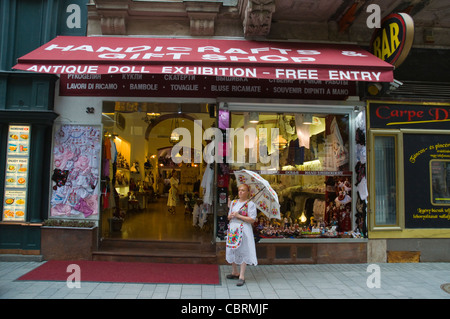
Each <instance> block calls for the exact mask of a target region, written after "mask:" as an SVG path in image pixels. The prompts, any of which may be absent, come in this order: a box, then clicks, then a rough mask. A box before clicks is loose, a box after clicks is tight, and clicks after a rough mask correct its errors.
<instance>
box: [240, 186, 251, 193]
mask: <svg viewBox="0 0 450 319" xmlns="http://www.w3.org/2000/svg"><path fill="white" fill-rule="evenodd" d="M241 186H245V187H247V190H248V191H249V192H250V186H249V185H248V184H241V185H239V187H241ZM239 187H238V189H239Z"/></svg>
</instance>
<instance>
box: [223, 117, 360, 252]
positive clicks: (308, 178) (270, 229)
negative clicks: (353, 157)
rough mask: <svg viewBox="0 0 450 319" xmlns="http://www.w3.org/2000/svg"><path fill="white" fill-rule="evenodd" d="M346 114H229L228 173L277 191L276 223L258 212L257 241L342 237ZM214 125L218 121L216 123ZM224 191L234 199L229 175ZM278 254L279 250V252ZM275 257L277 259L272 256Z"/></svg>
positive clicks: (346, 218)
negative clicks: (251, 175) (254, 176)
mask: <svg viewBox="0 0 450 319" xmlns="http://www.w3.org/2000/svg"><path fill="white" fill-rule="evenodd" d="M349 117H350V115H349V114H305V113H291V114H289V113H283V114H277V113H269V112H258V113H256V114H254V112H231V113H230V122H229V123H230V124H229V127H230V130H228V131H227V139H228V140H227V141H228V142H229V145H230V147H229V148H228V151H227V152H226V155H227V163H228V164H229V168H230V170H231V171H233V170H240V169H249V170H252V171H256V172H257V173H259V174H261V176H262V177H263V178H265V179H266V180H267V181H268V182H269V183H270V185H271V186H272V188H273V189H274V190H275V191H276V192H277V195H278V198H279V202H280V208H281V217H282V218H281V220H275V219H270V220H269V219H268V218H266V217H265V216H264V215H263V214H262V213H259V214H258V227H257V229H258V230H259V232H260V235H261V237H262V238H317V237H331V238H334V237H345V236H349V233H350V232H351V231H352V217H351V215H352V214H351V211H352V185H351V183H352V173H351V172H350V167H351V166H350V155H349V154H350V153H349V147H350V146H349V144H350V142H349V141H350V138H349V137H350V129H349V127H350V125H349ZM219 124H220V123H219ZM230 177H231V183H230V189H229V191H230V193H231V195H232V196H237V185H236V181H235V180H234V175H233V174H230ZM279 253H280V254H281V255H283V256H284V252H279ZM277 258H280V257H277Z"/></svg>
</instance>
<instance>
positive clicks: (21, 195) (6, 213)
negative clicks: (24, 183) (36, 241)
mask: <svg viewBox="0 0 450 319" xmlns="http://www.w3.org/2000/svg"><path fill="white" fill-rule="evenodd" d="M25 204H26V191H14V190H11V191H10V190H6V191H5V199H4V204H3V220H23V219H24V216H25V209H26V205H25Z"/></svg>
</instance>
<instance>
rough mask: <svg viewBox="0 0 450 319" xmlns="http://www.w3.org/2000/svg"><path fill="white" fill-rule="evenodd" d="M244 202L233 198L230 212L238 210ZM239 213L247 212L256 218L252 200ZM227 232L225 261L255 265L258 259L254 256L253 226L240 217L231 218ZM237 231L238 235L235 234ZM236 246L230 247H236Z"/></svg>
mask: <svg viewBox="0 0 450 319" xmlns="http://www.w3.org/2000/svg"><path fill="white" fill-rule="evenodd" d="M244 204H245V202H243V203H241V202H239V200H234V201H233V202H232V203H231V205H230V211H229V212H228V215H229V214H231V212H237V211H239V210H240V209H241V208H242V206H244ZM240 214H241V215H244V216H245V214H247V216H249V217H251V218H253V219H256V215H257V213H256V206H255V204H254V203H253V202H251V201H249V202H248V205H247V207H246V208H245V207H244V208H243V210H241V212H240ZM228 227H229V228H228V232H227V248H226V260H227V262H229V263H230V264H231V263H236V264H238V265H240V264H242V263H246V264H247V265H255V266H256V265H257V264H258V259H257V258H256V248H255V239H254V237H253V227H252V225H251V224H249V223H246V222H244V221H242V220H240V219H237V218H233V219H232V220H231V221H230V223H229V225H228ZM237 232H239V233H240V236H237ZM236 246H238V247H237V248H232V247H236Z"/></svg>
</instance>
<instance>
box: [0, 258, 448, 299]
mask: <svg viewBox="0 0 450 319" xmlns="http://www.w3.org/2000/svg"><path fill="white" fill-rule="evenodd" d="M41 264H42V263H41V262H30V261H24V262H0V299H230V298H231V299H299V298H300V299H303V298H307V299H411V298H413V299H450V293H448V292H446V291H444V290H443V289H442V288H441V285H443V284H447V283H450V263H407V264H388V263H386V264H384V263H382V264H372V265H369V264H326V265H260V266H248V267H247V272H246V283H245V285H244V286H242V287H237V286H236V280H229V279H226V278H225V276H226V275H227V274H229V273H230V272H231V266H229V265H221V266H220V278H221V282H220V284H219V285H183V284H141V283H102V282H82V283H81V288H69V287H68V286H67V284H66V282H55V281H16V279H17V278H19V277H20V276H22V275H24V274H26V273H27V272H29V271H31V270H32V269H34V268H36V267H38V266H39V265H41ZM68 275H69V274H68ZM378 286H379V288H378ZM448 286H450V285H447V287H448Z"/></svg>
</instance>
